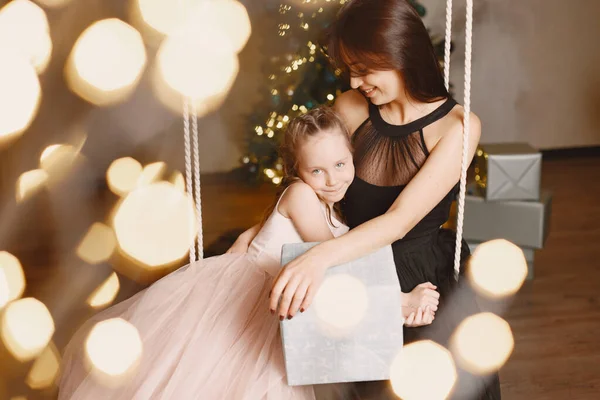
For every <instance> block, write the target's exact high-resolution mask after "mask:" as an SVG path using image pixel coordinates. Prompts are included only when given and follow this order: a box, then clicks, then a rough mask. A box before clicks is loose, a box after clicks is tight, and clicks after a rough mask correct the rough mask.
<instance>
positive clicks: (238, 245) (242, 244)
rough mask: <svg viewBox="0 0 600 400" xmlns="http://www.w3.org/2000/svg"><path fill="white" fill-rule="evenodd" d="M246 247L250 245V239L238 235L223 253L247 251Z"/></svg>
mask: <svg viewBox="0 0 600 400" xmlns="http://www.w3.org/2000/svg"><path fill="white" fill-rule="evenodd" d="M248 247H250V240H248V239H247V238H246V237H244V235H240V236H238V238H237V239H236V240H235V242H234V243H233V244H232V245H231V247H230V248H229V249H228V250H227V251H226V252H225V254H232V253H247V252H248Z"/></svg>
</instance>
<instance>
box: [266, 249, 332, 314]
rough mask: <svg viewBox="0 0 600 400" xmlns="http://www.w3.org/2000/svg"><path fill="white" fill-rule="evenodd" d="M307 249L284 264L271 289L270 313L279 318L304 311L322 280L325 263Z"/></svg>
mask: <svg viewBox="0 0 600 400" xmlns="http://www.w3.org/2000/svg"><path fill="white" fill-rule="evenodd" d="M318 260H319V257H316V256H313V255H311V252H310V251H308V252H306V253H304V254H302V255H301V256H300V257H298V258H296V259H295V260H293V261H291V262H290V263H288V264H287V265H286V266H284V267H283V268H282V269H281V271H280V272H279V275H278V276H277V278H275V282H274V283H273V288H272V290H271V294H270V298H271V302H270V308H271V313H272V314H275V313H276V312H278V314H279V319H280V320H283V319H284V318H286V317H287V318H288V319H291V318H292V317H294V315H295V314H296V312H297V311H298V310H300V312H304V310H306V309H308V307H309V306H310V305H311V303H312V301H313V299H314V297H315V294H316V293H317V290H319V287H320V286H321V283H322V282H323V277H324V276H325V271H326V269H327V267H326V264H324V263H323V262H319V261H318Z"/></svg>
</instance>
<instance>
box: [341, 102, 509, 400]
mask: <svg viewBox="0 0 600 400" xmlns="http://www.w3.org/2000/svg"><path fill="white" fill-rule="evenodd" d="M456 104H457V103H456V101H455V100H454V99H452V98H449V99H448V100H446V101H445V102H444V103H443V104H442V105H441V106H439V107H438V108H437V109H436V110H434V111H433V112H431V113H430V114H428V115H426V116H424V117H422V118H419V119H417V120H415V121H413V122H410V123H408V124H406V125H392V124H389V123H387V122H386V121H384V120H383V118H382V117H381V114H380V112H379V108H378V107H377V106H374V105H372V104H371V103H369V118H368V119H367V120H365V121H364V122H363V123H362V124H361V125H360V127H359V128H358V129H357V130H356V132H354V134H353V139H352V140H353V145H354V151H355V155H354V163H355V167H356V177H355V179H354V181H353V183H352V184H351V185H350V187H349V189H348V192H347V193H346V197H345V199H344V200H343V201H342V204H341V206H342V212H343V214H344V217H345V218H346V221H347V223H348V225H349V226H350V228H354V227H356V226H358V225H360V224H362V223H364V222H366V221H368V220H370V219H373V218H375V217H378V216H380V215H382V214H384V213H385V212H386V211H387V210H388V209H389V208H390V206H391V205H392V203H393V202H394V201H395V200H396V198H397V197H398V195H399V194H400V193H401V192H402V190H403V189H404V187H405V186H406V185H407V184H408V182H409V181H410V180H411V179H412V178H413V177H414V176H415V175H416V174H417V172H418V171H419V169H420V168H421V166H422V165H423V164H424V162H425V160H426V159H427V157H428V156H429V151H428V149H427V146H426V144H425V140H424V137H423V129H424V128H425V127H426V126H428V125H430V124H432V123H434V122H435V121H437V120H439V119H441V118H442V117H444V116H445V115H447V114H448V113H449V112H450V111H451V110H452V109H453V108H454V106H455V105H456ZM457 192H458V184H457V185H456V186H455V187H454V188H453V189H452V190H451V191H450V192H449V193H448V194H447V195H446V196H445V197H444V198H443V199H442V200H441V201H440V202H439V204H437V205H436V206H435V207H434V208H433V210H431V212H429V214H427V216H425V218H423V219H422V220H421V221H420V222H419V223H418V224H417V225H416V226H415V227H414V228H413V229H412V230H411V231H410V232H408V234H406V236H405V237H404V238H403V239H401V240H398V241H397V242H395V243H393V244H392V250H393V253H394V261H395V264H396V271H397V273H398V278H399V280H400V285H401V288H402V291H403V292H405V293H408V292H410V291H411V290H413V289H414V288H415V286H417V285H418V284H420V283H423V282H431V283H433V284H434V285H436V286H437V287H438V291H439V292H440V305H439V309H438V311H437V312H436V317H435V319H434V321H433V323H432V324H431V325H429V326H425V327H419V328H404V341H405V343H410V342H413V341H416V340H421V339H431V340H434V341H436V342H438V343H440V344H442V345H444V346H446V345H447V344H448V339H449V337H450V335H451V334H452V332H453V331H454V329H455V328H456V326H458V324H459V323H460V322H461V321H462V320H463V319H464V318H465V317H467V316H468V315H471V314H474V313H476V312H478V311H479V310H478V309H477V305H476V303H475V296H474V294H473V293H472V292H471V291H470V289H469V288H468V285H467V284H466V282H465V279H466V278H465V279H459V282H458V283H457V282H456V281H455V279H454V246H455V240H456V236H455V232H453V231H450V230H447V229H442V228H441V225H443V224H444V223H445V222H446V221H447V220H448V218H449V214H450V206H451V204H452V201H453V200H454V198H455V196H456V194H457ZM469 255H470V254H469V250H468V247H467V245H466V243H464V242H463V246H462V253H461V261H464V260H465V259H466V258H467V257H468V256H469ZM464 265H465V263H464V262H463V266H464ZM461 274H464V267H463V268H462V271H461ZM459 286H460V288H459ZM458 289H460V290H458ZM459 292H460V296H459V295H458V293H459ZM465 293H468V295H467V294H465ZM432 383H433V384H434V382H432ZM357 389H358V391H359V392H360V393H361V394H362V396H361V398H363V399H366V398H373V399H385V398H387V397H386V396H389V394H387V395H386V394H385V393H389V392H390V389H389V382H379V383H368V382H364V383H359V384H357ZM390 398H391V397H390ZM452 398H453V399H461V400H467V399H486V400H488V399H494V400H496V399H500V385H499V381H498V376H497V374H494V375H493V376H488V377H478V376H473V375H470V374H468V373H466V372H465V371H461V370H459V382H458V383H457V385H456V386H455V389H454V394H453V396H452Z"/></svg>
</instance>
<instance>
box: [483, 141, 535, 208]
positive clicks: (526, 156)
mask: <svg viewBox="0 0 600 400" xmlns="http://www.w3.org/2000/svg"><path fill="white" fill-rule="evenodd" d="M480 148H481V151H478V153H477V158H476V171H477V172H478V174H477V178H478V183H479V184H480V187H482V188H483V190H484V193H485V198H486V200H538V199H539V198H540V180H541V174H542V154H541V153H540V152H539V151H537V150H535V149H534V148H533V147H531V146H530V145H528V144H526V143H497V144H485V145H481V146H480Z"/></svg>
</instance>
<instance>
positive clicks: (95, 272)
mask: <svg viewBox="0 0 600 400" xmlns="http://www.w3.org/2000/svg"><path fill="white" fill-rule="evenodd" d="M542 181H543V186H544V187H545V188H547V189H550V190H552V192H553V193H554V202H553V210H552V227H551V233H550V235H549V237H548V240H547V242H546V248H545V249H543V250H542V251H539V252H537V254H536V259H535V278H534V280H533V281H530V282H527V283H526V285H525V286H524V287H523V289H522V290H521V291H520V292H519V293H518V295H517V297H516V299H515V301H514V303H513V304H512V307H511V308H510V310H509V312H508V314H507V319H508V321H509V322H510V324H511V327H512V329H513V333H514V336H515V350H514V353H513V354H512V356H511V358H510V360H509V362H508V363H507V364H506V365H505V367H504V368H503V369H502V371H501V381H502V393H503V398H504V399H509V400H521V399H523V400H530V399H535V400H544V399H556V400H563V399H576V400H580V399H596V398H599V397H600V339H599V334H600V305H599V303H600V158H593V157H590V158H569V159H554V160H545V161H544V164H543V179H542ZM95 190H96V191H98V190H99V191H100V192H101V191H102V189H95ZM273 192H274V190H273V188H272V187H271V186H264V187H262V188H254V187H249V186H245V185H241V184H239V183H235V182H231V181H229V182H227V181H224V180H220V179H214V180H213V181H212V182H211V181H209V180H207V179H205V182H204V187H203V196H204V199H203V206H204V218H205V243H206V244H208V245H210V244H212V247H210V246H209V248H210V249H211V251H213V252H216V253H218V252H219V251H222V250H223V249H225V248H226V247H227V240H228V239H227V238H225V239H223V240H221V241H220V242H219V240H218V239H219V238H220V237H222V235H224V234H226V233H227V232H230V231H231V230H234V229H240V228H245V227H248V226H251V225H252V224H253V223H255V222H257V221H258V220H259V219H260V217H261V212H262V210H263V209H264V208H265V207H266V205H267V204H269V202H270V201H272V198H273ZM94 193H95V194H94V195H88V196H87V197H86V198H87V199H88V201H90V202H91V205H90V206H89V207H88V209H89V210H91V211H90V212H89V213H88V214H90V213H91V214H90V215H92V217H90V218H92V220H93V219H94V218H96V219H100V220H101V219H102V216H105V215H106V213H107V211H108V210H109V209H110V208H111V207H112V204H113V203H114V198H113V197H111V196H110V195H106V194H104V195H102V196H100V197H98V196H97V193H96V192H94ZM29 207H30V208H29V210H30V211H31V212H33V214H31V212H29V213H25V214H26V215H25V214H24V215H16V216H15V215H12V216H11V219H10V221H11V223H10V230H9V231H8V233H9V234H10V235H9V236H7V235H6V232H7V229H6V226H7V225H6V224H3V225H0V227H2V229H1V230H0V250H1V249H6V250H8V251H11V252H12V253H13V254H15V255H17V256H18V257H19V259H20V260H21V262H22V263H23V266H24V269H25V271H26V274H27V281H28V287H27V292H26V295H28V296H35V297H37V298H39V299H40V300H41V301H43V302H44V303H45V304H46V305H47V306H48V308H49V309H50V311H51V313H52V315H53V317H54V319H55V322H56V334H55V336H54V342H55V343H56V345H57V347H58V348H59V349H61V348H62V347H63V346H64V345H65V344H66V342H67V341H68V338H69V336H70V335H71V334H72V332H73V331H74V330H75V329H76V327H77V326H78V325H79V324H80V323H81V321H82V320H83V319H84V318H86V317H88V316H89V315H90V314H91V311H90V310H87V309H85V307H82V306H80V307H77V306H75V304H78V302H79V301H80V299H82V298H83V297H84V296H86V295H87V294H89V290H90V288H93V287H95V286H96V285H97V284H98V283H99V282H101V281H102V280H103V279H105V278H106V277H107V276H108V274H110V272H111V270H110V266H108V265H106V266H103V267H98V268H93V269H92V268H88V266H85V267H82V266H81V265H79V264H78V263H77V261H75V260H74V257H73V254H72V249H73V246H74V244H75V243H76V242H77V240H78V238H80V237H81V235H82V233H83V232H85V228H86V226H88V225H89V222H85V223H84V222H78V221H77V220H78V218H71V220H70V221H69V223H66V222H61V224H59V227H58V228H56V218H55V217H54V218H53V217H51V216H49V215H47V214H48V213H50V212H53V213H54V215H56V213H57V212H58V211H57V209H56V205H54V206H53V207H50V208H48V205H47V202H45V201H44V200H43V199H40V200H37V202H36V203H35V204H32V205H30V206H29ZM62 209H63V210H64V209H70V208H69V206H68V204H67V205H63V208H62ZM71 209H72V205H71ZM73 212H74V213H75V214H76V212H75V210H74V209H73ZM75 214H74V215H75ZM31 215H34V217H32V216H31ZM32 221H35V224H33V223H32ZM2 222H4V221H2ZM49 225H52V226H54V227H55V228H54V229H50V230H45V229H46V228H43V227H46V226H49ZM40 227H42V228H40ZM57 229H63V230H69V232H70V234H64V233H63V234H58V232H56V230H57ZM40 231H41V232H42V233H40ZM3 232H4V233H5V234H4V235H2V233H3ZM36 232H37V234H36ZM9 239H10V240H9ZM142 287H143V286H141V285H137V284H135V283H133V282H127V280H122V285H121V291H120V293H119V297H118V298H117V301H120V300H122V299H125V298H127V297H129V296H131V295H132V294H134V293H135V292H136V291H138V290H140V289H141V288H142ZM0 374H3V376H2V375H0V400H1V399H4V398H7V399H8V398H10V396H16V395H27V398H28V399H36V398H39V399H48V398H53V397H54V394H53V393H52V392H44V393H40V392H32V391H29V390H28V389H27V387H26V386H25V385H24V384H23V383H22V379H21V378H22V377H19V376H17V375H16V374H14V373H8V372H7V371H6V370H3V369H2V368H1V367H0ZM9 376H12V378H9ZM3 381H4V384H3ZM282 400H283V399H282Z"/></svg>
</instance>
